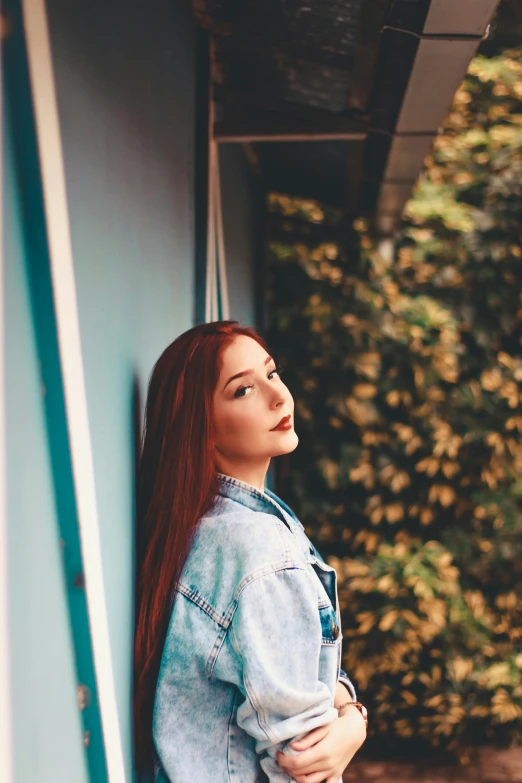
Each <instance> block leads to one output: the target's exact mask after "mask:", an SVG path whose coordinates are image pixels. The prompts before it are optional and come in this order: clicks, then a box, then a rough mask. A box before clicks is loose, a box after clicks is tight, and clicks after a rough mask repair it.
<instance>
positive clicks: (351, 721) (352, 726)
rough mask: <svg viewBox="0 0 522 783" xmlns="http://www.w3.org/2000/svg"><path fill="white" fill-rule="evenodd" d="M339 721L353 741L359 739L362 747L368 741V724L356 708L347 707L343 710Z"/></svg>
mask: <svg viewBox="0 0 522 783" xmlns="http://www.w3.org/2000/svg"><path fill="white" fill-rule="evenodd" d="M337 719H338V720H340V721H342V723H343V724H344V725H345V726H346V730H347V732H348V733H349V735H350V737H352V738H353V739H355V738H358V739H359V740H360V742H359V747H360V745H362V744H363V742H364V740H365V739H366V731H367V723H366V720H365V719H364V717H363V716H362V714H361V713H360V712H359V710H358V709H356V708H355V707H346V708H345V709H343V710H341V711H340V713H339V716H338V718H337Z"/></svg>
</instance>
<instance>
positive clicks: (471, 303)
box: [270, 51, 522, 759]
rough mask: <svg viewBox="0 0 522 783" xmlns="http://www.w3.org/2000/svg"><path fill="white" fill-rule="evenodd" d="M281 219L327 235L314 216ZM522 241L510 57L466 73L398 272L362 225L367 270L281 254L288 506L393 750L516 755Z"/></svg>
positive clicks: (278, 293) (302, 207) (290, 205)
mask: <svg viewBox="0 0 522 783" xmlns="http://www.w3.org/2000/svg"><path fill="white" fill-rule="evenodd" d="M270 209H271V210H272V211H280V212H281V214H283V215H293V216H295V215H300V216H301V217H302V218H303V217H306V216H307V215H310V216H311V217H310V219H311V220H313V222H315V223H321V222H323V221H324V224H325V226H327V225H328V223H327V220H326V217H325V216H326V214H327V212H326V210H325V209H324V208H323V207H322V206H321V205H318V204H316V203H313V202H301V203H298V200H296V199H289V198H288V197H284V196H283V197H281V196H278V195H277V194H272V195H271V199H270ZM330 224H331V225H333V222H332V221H331V223H330ZM521 226H522V53H521V52H518V51H511V52H506V53H504V54H503V55H502V56H499V57H495V58H493V59H490V60H488V59H485V58H484V57H477V58H476V59H475V60H474V61H473V62H472V64H471V66H470V69H469V73H468V75H467V77H466V79H465V81H464V82H463V84H462V85H461V87H460V88H459V90H458V92H457V94H456V96H455V101H454V105H453V107H452V109H451V111H450V114H449V116H448V119H447V122H446V125H445V128H444V131H443V133H442V134H441V135H440V136H439V137H438V138H437V141H436V144H435V147H434V150H433V153H432V155H431V156H430V157H429V158H428V159H427V161H426V169H425V172H424V174H423V176H422V178H421V180H420V182H419V184H418V187H417V189H416V193H415V195H414V198H413V199H412V200H411V201H410V202H409V204H408V205H407V210H406V219H405V221H404V223H403V226H402V230H401V235H400V237H399V242H398V247H397V257H396V259H395V260H394V261H390V262H388V261H386V260H385V259H384V258H383V257H381V256H380V255H379V253H378V251H377V250H376V248H375V247H374V245H373V243H372V241H371V239H370V237H369V235H368V233H367V231H366V227H365V224H364V221H362V220H359V221H356V226H355V227H356V229H357V230H358V232H359V236H360V247H359V251H358V253H357V257H356V258H355V259H353V258H348V257H347V254H346V252H344V251H343V250H342V249H341V247H340V246H339V245H337V244H336V243H335V242H323V243H322V244H319V245H318V246H316V247H313V248H310V247H309V246H305V245H304V244H302V245H301V244H291V243H288V244H285V243H282V242H278V243H275V242H274V243H273V244H272V260H273V263H272V266H271V275H272V286H271V297H272V301H271V308H270V309H271V316H272V329H271V334H270V339H271V343H272V345H274V346H277V348H278V353H279V358H280V359H281V361H282V363H283V365H284V366H286V370H285V380H286V382H287V383H288V385H289V386H290V388H291V389H292V391H293V392H294V397H295V401H296V429H297V432H298V434H299V436H300V446H299V448H298V449H297V450H296V452H295V453H294V454H292V455H291V456H290V457H289V458H288V462H289V466H288V468H289V469H288V470H286V471H285V473H286V474H287V475H288V479H287V486H285V494H286V495H287V496H288V497H289V499H290V500H291V502H293V504H294V506H295V507H296V510H297V511H298V513H300V515H301V518H302V519H303V523H304V524H305V526H306V528H307V530H308V532H309V534H310V535H311V537H312V538H314V539H315V541H316V543H317V544H318V546H319V547H320V548H321V549H322V551H323V552H325V553H326V554H327V555H329V556H330V557H329V559H330V562H331V563H332V564H333V565H335V566H336V568H337V569H338V574H339V598H340V601H341V606H342V611H343V629H344V657H343V666H344V668H345V669H346V670H347V671H349V672H350V673H351V674H352V675H353V677H354V679H355V681H356V683H357V684H358V686H359V689H360V692H361V696H363V695H364V698H365V700H366V701H367V702H368V703H369V705H370V706H371V707H372V714H373V720H372V723H371V727H372V732H373V733H374V735H375V736H378V737H379V741H380V742H381V743H382V742H383V740H384V738H388V741H389V745H388V747H390V745H394V744H395V745H396V744H397V743H398V742H402V741H410V742H413V741H415V742H416V743H419V742H421V743H424V745H425V746H431V747H436V748H439V749H446V750H449V751H451V752H453V753H455V754H456V755H458V756H459V757H460V758H461V759H466V758H468V757H469V756H470V754H471V753H472V752H473V748H474V747H477V746H479V745H480V744H481V743H483V742H495V743H498V744H508V743H509V742H510V741H512V740H519V741H520V740H521V739H522V600H521V599H522V535H521V534H522V504H521V497H522V440H521V433H522V234H521ZM327 233H328V229H327V228H325V236H327Z"/></svg>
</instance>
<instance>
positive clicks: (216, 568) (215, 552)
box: [153, 473, 356, 783]
mask: <svg viewBox="0 0 522 783" xmlns="http://www.w3.org/2000/svg"><path fill="white" fill-rule="evenodd" d="M218 480H219V481H218V483H219V494H218V497H217V498H216V503H215V505H214V507H213V508H212V509H211V511H210V512H209V513H208V514H207V515H206V516H204V517H203V518H202V519H201V521H200V523H199V525H198V528H197V530H196V534H195V537H194V539H193V543H192V547H191V550H190V553H189V556H188V558H187V561H186V563H185V566H184V568H183V571H182V574H181V577H180V580H179V582H178V586H177V594H176V597H175V601H174V605H173V609H172V614H171V619H170V624H169V628H168V631H167V637H166V641H165V646H164V650H163V655H162V660H161V665H160V671H159V677H158V682H157V687H156V694H155V702H154V715H153V737H154V745H155V760H154V780H155V781H156V783H167V782H168V781H170V783H232V781H234V783H261V782H262V781H265V782H266V781H269V783H288V782H289V781H293V780H294V779H293V778H291V777H290V776H289V775H288V774H287V773H285V772H284V771H283V770H282V769H281V767H280V766H279V764H278V762H277V761H276V758H275V755H276V753H277V752H278V751H281V752H283V753H287V754H291V755H296V754H297V753H299V751H297V750H295V749H293V748H290V747H289V745H290V743H291V742H292V741H293V740H296V739H299V738H301V737H302V736H304V735H305V734H307V733H308V732H309V731H311V730H312V729H314V728H317V727H318V726H324V725H326V724H328V723H331V722H332V721H333V720H335V719H336V718H337V710H336V709H335V708H334V706H333V704H334V694H335V689H336V684H337V681H338V680H340V681H341V682H343V683H344V684H345V685H346V688H347V691H348V692H347V694H346V696H347V699H346V700H347V701H349V700H350V699H351V698H353V699H354V700H355V699H356V694H355V690H354V688H353V685H352V683H351V682H350V680H349V678H348V676H347V675H346V673H345V672H344V671H343V670H342V669H341V667H340V663H341V641H342V633H341V620H340V613H339V604H338V597H337V580H336V573H335V570H334V569H333V568H332V567H331V566H329V565H327V564H326V563H325V562H324V560H323V559H322V557H321V556H320V555H319V553H318V552H317V550H316V549H315V547H314V546H313V545H312V543H311V542H310V540H309V539H308V537H307V536H306V534H305V531H304V527H303V525H302V524H301V522H300V521H299V520H298V519H297V517H296V516H295V514H294V513H293V512H292V510H291V509H290V508H289V507H288V506H287V505H286V504H285V503H284V502H283V501H282V500H281V499H280V498H278V497H277V495H275V494H274V493H273V492H271V491H270V490H268V489H267V490H265V491H264V492H260V491H259V490H257V489H256V488H255V487H253V486H251V485H250V484H246V483H245V482H242V481H238V480H237V479H234V478H232V477H230V476H225V475H223V474H221V473H219V474H218ZM339 783H342V781H341V779H340V780H339Z"/></svg>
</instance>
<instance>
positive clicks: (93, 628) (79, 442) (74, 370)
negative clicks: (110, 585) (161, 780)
mask: <svg viewBox="0 0 522 783" xmlns="http://www.w3.org/2000/svg"><path fill="white" fill-rule="evenodd" d="M22 12H23V19H24V28H25V36H26V44H27V54H28V61H29V75H30V81H31V91H32V98H33V107H34V113H35V121H36V135H37V141H38V152H39V158H40V169H41V179H42V187H43V196H44V208H45V218H46V225H47V241H48V246H49V255H50V263H51V278H52V286H53V297H54V308H55V314H56V324H57V331H58V347H59V352H60V364H61V372H62V380H63V386H64V395H65V408H66V417H67V428H68V433H69V441H70V449H71V460H72V469H73V480H74V489H75V497H76V505H77V513H78V522H79V532H80V541H81V550H82V561H83V569H84V579H85V590H86V597H87V607H88V612H89V625H90V633H91V641H92V646H93V656H94V668H95V674H96V684H97V693H98V701H99V705H100V713H101V724H102V730H103V738H104V747H105V757H106V760H107V769H108V776H109V781H110V783H124V781H125V765H124V759H123V750H122V743H121V734H120V726H119V720H118V710H117V704H116V692H115V686H114V676H113V669H112V659H111V648H110V638H109V625H108V618H107V605H106V600H105V589H104V583H103V570H102V556H101V544H100V531H99V518H98V509H97V501H96V487H95V477H94V463H93V454H92V446H91V438H90V431H89V417H88V408H87V396H86V389H85V378H84V368H83V360H82V350H81V337H80V323H79V316H78V303H77V296H76V284H75V278H74V264H73V254H72V245H71V236H70V226H69V213H68V206H67V194H66V183H65V169H64V161H63V151H62V141H61V134H60V124H59V117H58V104H57V97H56V90H55V82H54V73H53V64H52V55H51V44H50V38H49V29H48V23H47V14H46V7H45V1H44V0H22Z"/></svg>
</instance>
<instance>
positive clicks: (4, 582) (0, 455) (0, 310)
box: [0, 41, 14, 783]
mask: <svg viewBox="0 0 522 783" xmlns="http://www.w3.org/2000/svg"><path fill="white" fill-rule="evenodd" d="M1 46H2V43H1V41H0V47H1ZM0 55H1V50H0ZM1 63H2V60H1V57H0V150H1V152H0V183H1V185H0V640H2V641H1V642H0V693H1V697H0V780H2V781H5V783H13V781H14V761H13V735H12V704H11V677H10V665H9V658H10V640H11V635H10V633H9V569H8V544H9V536H8V529H7V444H6V424H5V423H6V399H5V383H6V372H5V361H6V359H5V334H6V326H5V264H4V247H5V244H4V241H5V240H4V231H3V228H4V209H5V200H4V184H5V183H4V155H5V147H4V133H3V130H4V111H3V109H4V80H3V71H2V67H1Z"/></svg>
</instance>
